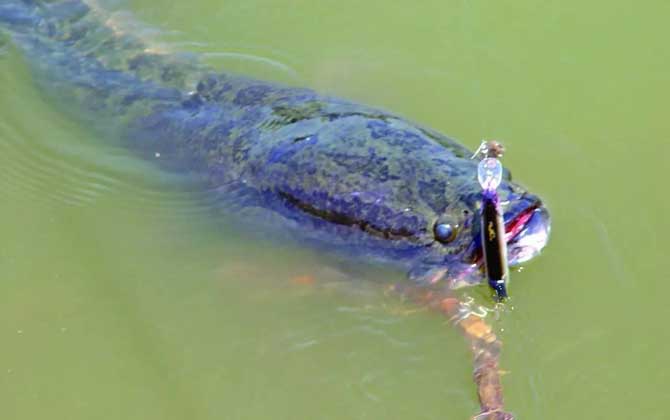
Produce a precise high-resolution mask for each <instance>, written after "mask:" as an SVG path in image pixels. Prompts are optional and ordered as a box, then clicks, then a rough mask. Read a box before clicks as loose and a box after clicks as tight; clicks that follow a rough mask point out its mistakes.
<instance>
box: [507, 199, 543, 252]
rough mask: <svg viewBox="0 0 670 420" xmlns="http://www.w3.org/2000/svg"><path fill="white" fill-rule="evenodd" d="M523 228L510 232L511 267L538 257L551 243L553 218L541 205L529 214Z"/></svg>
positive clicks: (526, 215)
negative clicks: (550, 235)
mask: <svg viewBox="0 0 670 420" xmlns="http://www.w3.org/2000/svg"><path fill="white" fill-rule="evenodd" d="M524 219H525V220H524V221H523V223H522V225H521V226H516V229H513V230H512V231H511V232H510V231H508V238H507V258H508V264H509V265H519V264H521V263H524V262H526V261H528V260H530V259H532V258H533V257H535V256H537V255H538V254H539V253H540V252H541V251H542V249H543V248H544V247H545V246H546V245H547V242H548V241H549V234H550V233H551V217H550V216H549V211H548V210H547V209H546V207H544V206H542V205H541V204H539V205H538V206H537V207H536V208H534V209H532V210H531V211H529V212H527V213H526V214H525V216H524Z"/></svg>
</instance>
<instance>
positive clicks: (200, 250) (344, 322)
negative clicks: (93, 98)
mask: <svg viewBox="0 0 670 420" xmlns="http://www.w3.org/2000/svg"><path fill="white" fill-rule="evenodd" d="M109 3H110V4H111V8H112V12H113V16H115V19H117V20H119V21H122V22H125V24H126V25H129V26H128V27H130V28H134V29H135V30H138V31H142V33H143V34H144V35H145V36H147V37H151V38H152V39H156V42H157V43H159V44H160V43H163V44H161V45H165V46H169V47H170V48H176V47H179V48H184V49H188V50H190V51H196V52H200V53H205V54H206V55H207V56H208V57H209V58H210V60H211V62H212V64H213V65H214V66H216V67H226V68H231V69H232V70H234V71H238V72H242V73H245V74H251V75H254V76H256V77H260V78H264V79H274V80H278V81H282V82H285V83H291V84H297V85H305V86H311V87H317V88H319V89H321V90H323V91H326V92H329V93H334V94H337V95H339V96H345V97H348V98H352V99H355V100H359V101H362V102H366V103H370V104H373V105H378V106H382V107H385V108H388V109H391V110H393V111H396V112H399V113H402V114H404V115H406V116H408V117H410V118H412V119H416V120H419V121H421V122H423V123H426V124H428V125H430V126H432V127H434V128H436V129H439V130H441V131H444V132H446V133H448V134H451V135H454V136H455V137H457V138H461V139H465V141H466V142H467V143H468V144H469V145H470V146H476V145H477V144H478V143H479V140H480V139H481V138H482V137H496V138H500V139H502V140H503V141H504V142H505V144H506V146H507V148H508V154H507V155H506V156H505V162H506V164H507V165H509V167H510V168H511V169H512V172H513V173H514V176H515V178H516V179H519V180H521V181H522V182H523V183H525V184H526V185H528V186H529V187H531V189H532V190H533V191H536V192H538V193H539V194H540V195H541V196H542V197H543V199H544V200H545V201H546V202H547V204H548V207H549V208H550V210H551V212H552V216H553V223H554V225H553V237H552V242H551V243H550V246H549V247H548V249H547V251H546V253H545V255H544V256H542V257H541V258H540V259H539V260H537V261H534V262H533V263H532V264H529V265H528V267H526V269H524V270H523V271H522V272H514V273H512V281H513V283H512V285H511V293H512V294H513V298H512V302H511V306H512V307H513V308H514V309H513V310H509V311H506V312H505V313H503V314H501V319H500V320H499V322H498V327H499V328H500V329H501V330H502V331H503V332H502V337H503V339H504V342H505V349H504V356H503V367H504V368H505V369H506V370H509V371H510V373H509V374H508V375H506V376H505V377H504V381H505V390H506V399H507V405H508V406H509V408H510V409H511V410H513V411H514V412H516V413H517V414H518V416H519V418H542V419H558V418H561V419H563V418H620V419H627V418H641V417H644V418H659V419H660V418H665V417H666V415H665V413H664V407H663V406H662V404H661V403H660V402H661V401H663V398H664V397H665V393H664V392H663V388H662V386H663V385H664V384H666V383H667V380H668V379H670V378H668V374H667V373H666V372H667V369H665V368H664V366H665V365H666V362H667V356H666V354H665V351H664V348H665V347H667V345H668V343H670V336H669V334H668V333H667V328H665V316H664V315H665V312H664V308H665V297H666V296H667V295H668V293H667V292H668V285H667V282H666V281H665V280H664V279H665V276H664V274H665V273H666V272H667V270H666V269H665V268H666V265H667V263H665V262H664V261H666V258H662V257H664V256H665V255H664V251H665V249H666V248H667V247H666V246H665V241H663V238H664V237H665V236H667V235H666V234H667V233H668V224H667V223H666V222H664V220H665V212H666V210H667V208H670V203H669V202H668V198H667V195H665V194H662V186H660V185H659V184H658V180H660V179H663V176H662V172H661V169H660V168H664V167H665V166H664V164H663V163H662V159H664V157H665V156H667V155H668V152H670V150H668V144H670V142H668V139H667V129H666V128H667V127H666V126H667V122H666V117H665V111H664V110H665V102H666V98H665V94H664V92H665V91H666V90H667V88H668V80H667V75H666V72H665V71H664V69H667V67H668V65H669V64H670V56H668V54H666V53H664V51H666V50H667V49H666V48H665V46H664V42H665V41H664V40H665V39H667V36H662V35H664V33H663V32H665V31H666V30H665V29H664V28H666V26H667V25H665V24H664V23H665V22H664V21H663V20H662V19H664V16H667V12H668V10H667V9H668V7H669V6H667V5H666V4H665V3H662V2H657V1H653V2H651V3H649V4H647V5H646V6H645V8H644V9H641V8H639V7H636V6H635V5H632V4H627V3H626V4H624V3H623V2H619V3H617V4H612V3H611V2H610V3H607V4H605V3H603V4H599V2H595V3H589V4H588V5H586V4H582V3H577V2H567V3H566V2H562V3H556V4H543V5H542V6H541V7H540V6H539V5H535V4H533V3H531V2H521V3H519V2H515V3H513V4H512V3H509V2H507V3H505V2H503V3H495V4H494V3H491V2H483V1H472V0H469V1H442V2H426V3H422V4H418V5H417V4H415V3H410V2H396V3H393V4H387V3H385V4H384V5H383V7H382V6H380V5H378V4H376V3H375V2H367V3H362V4H361V3H360V2H353V1H344V2H342V1H341V2H338V3H337V4H334V3H332V4H331V3H330V2H306V1H292V2H288V1H280V2H267V1H265V2H261V1H254V0H252V1H245V2H226V3H223V4H222V3H221V2H213V1H208V0H198V1H196V2H188V3H185V2H181V3H174V2H172V3H169V4H168V3H160V4H159V3H156V2H153V1H143V0H135V1H129V2H109ZM108 7H109V5H108ZM135 17H136V18H135ZM138 22H139V23H138ZM142 22H148V23H149V24H148V25H147V24H144V23H142ZM155 27H158V28H159V29H160V30H159V31H157V32H156V31H153V29H152V28H155ZM64 107H67V104H60V103H57V100H54V99H46V98H44V97H43V96H42V95H41V93H40V92H39V91H38V90H37V88H36V87H35V85H34V83H33V82H32V81H31V79H30V76H29V75H27V72H26V67H25V66H24V63H23V62H22V59H21V56H20V55H19V54H18V53H17V52H16V51H15V50H13V49H12V48H11V47H10V46H8V45H7V44H5V43H4V39H3V38H1V37H0V111H1V112H0V115H1V118H0V234H1V236H2V241H0V281H2V285H3V293H1V294H0V338H1V340H2V343H3V345H2V348H0V403H1V404H0V416H2V418H12V419H34V418H43V417H45V416H49V417H54V418H72V419H85V418H86V419H87V418H110V419H112V418H113V419H118V418H131V419H132V418H137V419H172V418H174V419H184V418H193V419H207V418H231V419H236V418H240V419H242V418H243V419H268V418H272V419H278V418H279V419H281V418H286V419H295V418H320V419H321V418H326V419H328V418H330V419H341V418H360V419H365V418H369V419H378V418H388V419H407V418H426V419H433V418H454V419H457V418H468V416H470V415H472V413H474V412H475V411H476V408H477V403H476V396H475V395H474V388H473V386H472V380H471V361H470V355H469V354H468V351H467V348H465V345H464V343H463V340H462V338H461V337H460V336H459V335H458V334H457V333H456V332H455V331H453V330H452V329H450V328H449V327H448V326H447V325H446V324H445V322H444V320H443V319H440V318H439V317H437V316H435V315H434V314H431V313H428V312H426V311H423V310H420V308H416V307H415V306H413V305H411V304H410V303H404V302H401V301H400V300H399V299H398V298H397V297H395V296H393V295H387V294H386V293H385V288H384V285H386V284H388V283H390V282H392V281H396V280H398V279H399V278H401V277H402V275H403V274H402V273H398V272H394V271H387V270H383V269H382V268H379V267H377V268H371V267H358V266H356V267H352V266H350V264H347V263H346V262H342V261H339V260H337V259H335V258H332V257H329V256H324V255H320V254H318V253H317V252H316V251H314V250H310V249H304V248H300V247H297V246H293V245H284V246H277V245H276V244H271V243H267V242H266V241H263V240H262V239H261V238H259V237H258V235H255V236H253V237H251V236H249V235H247V234H246V232H244V231H240V230H239V229H237V228H236V226H235V225H234V223H231V222H230V221H228V220H227V219H225V218H224V217H221V215H220V214H216V212H214V211H213V208H215V207H216V206H215V203H213V202H212V201H211V199H210V198H209V197H210V195H209V194H207V192H206V191H199V190H197V189H193V187H192V186H191V185H190V184H189V180H184V179H180V178H178V177H175V176H172V175H168V174H165V173H162V172H160V171H159V170H158V169H156V168H155V167H153V166H152V165H150V164H148V163H146V162H143V161H141V160H139V159H137V158H136V157H134V156H133V155H132V154H131V153H130V152H128V151H126V150H124V149H121V148H119V147H118V146H116V145H115V143H114V142H113V141H110V139H105V138H101V137H100V136H98V135H96V134H95V133H94V132H92V131H90V130H89V129H88V127H82V126H80V125H78V124H77V123H75V122H73V120H72V119H71V118H70V117H68V116H67V115H66V113H62V112H61V110H59V108H64ZM261 234H262V232H261ZM261 236H262V235H261ZM469 293H470V294H471V295H472V296H474V297H475V299H476V300H477V301H478V302H480V303H482V304H486V303H487V297H486V296H487V293H486V291H485V290H483V289H476V290H473V291H471V292H469Z"/></svg>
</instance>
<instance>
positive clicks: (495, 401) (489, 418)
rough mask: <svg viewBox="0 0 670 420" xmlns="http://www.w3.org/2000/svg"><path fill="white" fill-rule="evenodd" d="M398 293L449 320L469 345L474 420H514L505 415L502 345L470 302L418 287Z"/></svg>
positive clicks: (512, 416)
mask: <svg viewBox="0 0 670 420" xmlns="http://www.w3.org/2000/svg"><path fill="white" fill-rule="evenodd" d="M395 290H396V291H398V292H400V293H401V294H402V296H405V297H407V298H409V299H411V300H412V301H414V302H416V303H418V304H422V305H426V306H428V307H429V308H431V309H433V310H436V311H439V312H441V313H442V314H444V315H445V316H447V317H448V318H449V320H450V322H451V323H453V324H454V325H455V326H456V327H458V329H459V330H460V331H461V333H462V334H463V336H464V337H465V338H466V340H467V341H468V344H469V346H470V350H471V352H472V355H473V361H474V367H473V379H474V382H475V385H476V387H477V395H478V397H479V405H480V412H479V414H477V415H475V416H473V417H472V420H514V415H513V414H512V413H509V412H507V411H505V408H504V401H503V390H502V384H501V382H500V376H501V370H500V365H499V357H500V351H501V349H502V341H500V339H499V338H498V336H496V334H495V333H494V332H493V328H492V327H491V326H490V325H488V324H487V323H486V322H485V321H484V318H483V317H482V316H481V315H478V314H477V313H475V312H474V311H473V310H472V308H471V307H470V303H469V302H463V301H460V300H459V299H457V298H455V297H453V296H446V295H445V294H444V292H437V291H427V290H425V289H420V288H416V287H410V288H408V287H406V286H396V287H395Z"/></svg>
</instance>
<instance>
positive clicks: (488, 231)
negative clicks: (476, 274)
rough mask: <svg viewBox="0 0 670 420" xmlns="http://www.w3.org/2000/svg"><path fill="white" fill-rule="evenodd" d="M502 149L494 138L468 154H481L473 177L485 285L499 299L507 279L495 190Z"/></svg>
mask: <svg viewBox="0 0 670 420" xmlns="http://www.w3.org/2000/svg"><path fill="white" fill-rule="evenodd" d="M504 151H505V149H504V147H503V146H502V144H500V143H498V142H497V141H495V140H490V141H483V142H482V144H481V145H480V146H479V148H478V149H477V151H476V152H475V154H474V155H473V156H472V157H473V158H475V157H477V156H482V160H481V161H480V162H479V165H478V166H477V180H478V181H479V185H480V186H481V187H482V208H481V226H482V230H481V238H482V251H483V254H484V268H485V270H486V277H487V279H488V283H489V286H490V287H491V288H492V289H493V290H494V291H495V292H496V295H497V297H498V299H499V300H503V299H505V298H506V297H507V283H508V282H509V269H508V267H507V241H506V238H505V224H504V222H503V215H502V211H501V208H500V198H499V197H498V192H497V188H498V186H499V185H500V182H501V181H502V175H503V167H502V164H501V163H500V160H499V159H498V158H499V157H502V155H503V153H504Z"/></svg>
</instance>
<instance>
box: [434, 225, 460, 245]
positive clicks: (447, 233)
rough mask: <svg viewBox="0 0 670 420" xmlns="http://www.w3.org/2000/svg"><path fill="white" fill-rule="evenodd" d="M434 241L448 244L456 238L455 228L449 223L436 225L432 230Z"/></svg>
mask: <svg viewBox="0 0 670 420" xmlns="http://www.w3.org/2000/svg"><path fill="white" fill-rule="evenodd" d="M433 231H434V232H433V233H434V234H435V239H437V240H438V241H439V242H442V243H443V244H446V243H449V242H451V241H453V240H454V238H456V231H457V226H454V225H452V224H450V223H437V224H436V225H435V228H433Z"/></svg>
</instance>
